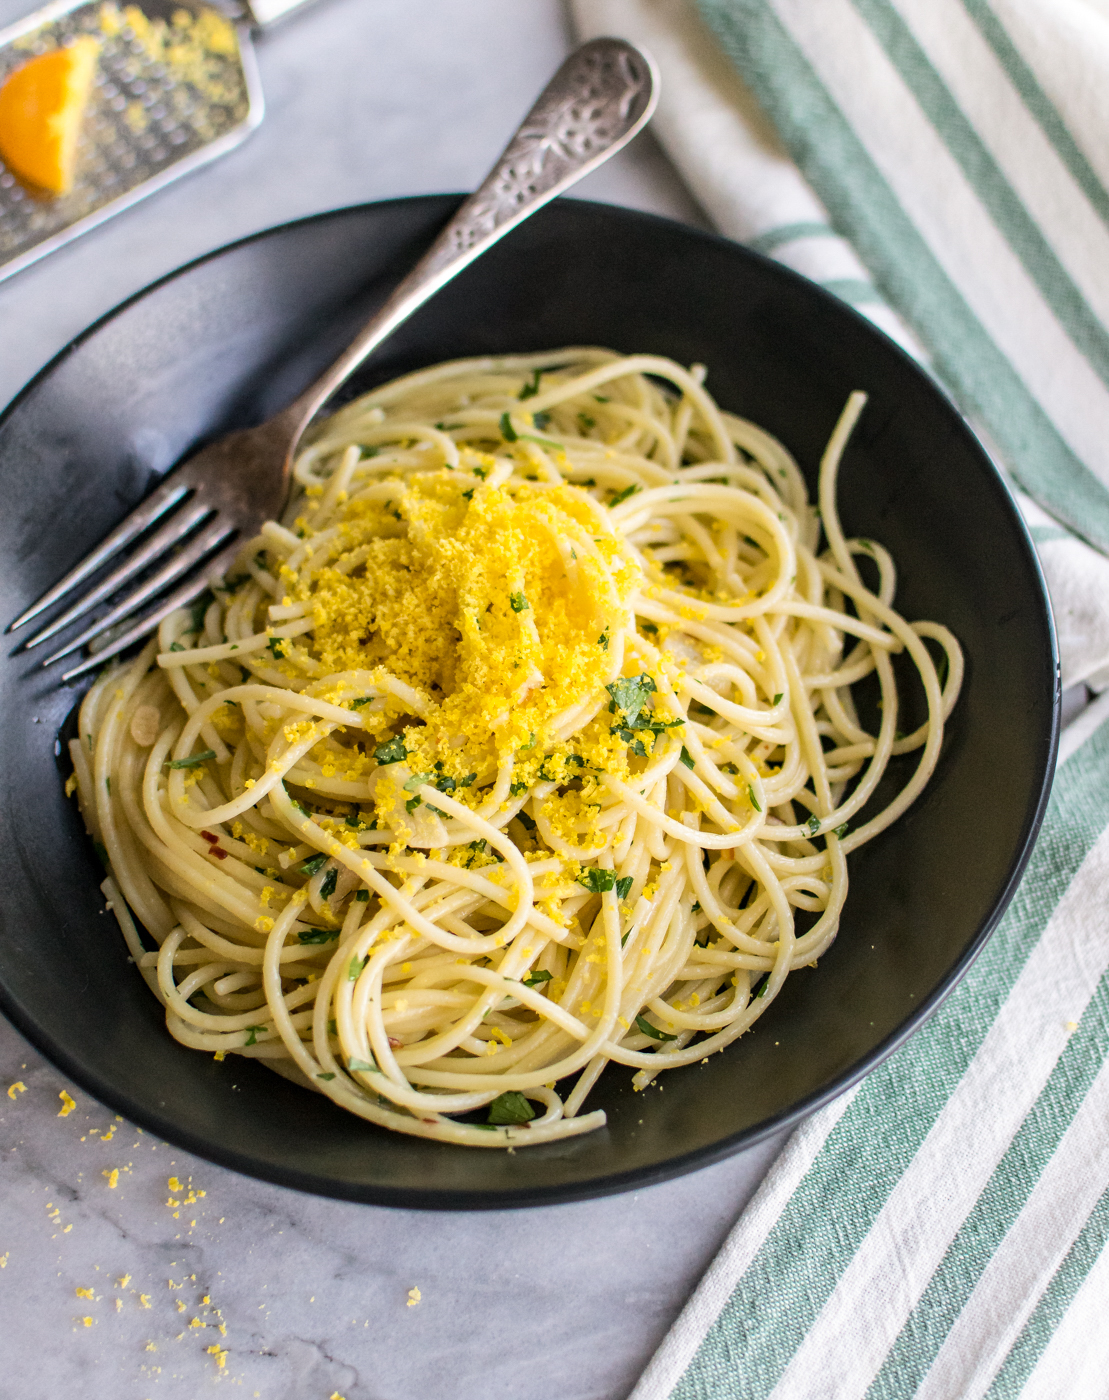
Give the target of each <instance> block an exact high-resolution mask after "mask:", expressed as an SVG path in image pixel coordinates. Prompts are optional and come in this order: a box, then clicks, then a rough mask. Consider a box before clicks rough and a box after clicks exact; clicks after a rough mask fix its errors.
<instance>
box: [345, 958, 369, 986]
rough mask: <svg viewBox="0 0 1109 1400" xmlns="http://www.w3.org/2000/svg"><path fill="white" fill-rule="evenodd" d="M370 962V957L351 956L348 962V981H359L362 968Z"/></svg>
mask: <svg viewBox="0 0 1109 1400" xmlns="http://www.w3.org/2000/svg"><path fill="white" fill-rule="evenodd" d="M368 962H369V958H368V957H365V958H351V960H350V962H349V963H348V964H347V981H348V982H357V981H358V979H359V977H361V976H362V969H363V968H364V967H365V966H366V964H367V963H368Z"/></svg>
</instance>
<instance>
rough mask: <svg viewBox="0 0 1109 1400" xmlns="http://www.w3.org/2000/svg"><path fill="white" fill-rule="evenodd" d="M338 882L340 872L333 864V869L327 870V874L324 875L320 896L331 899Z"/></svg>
mask: <svg viewBox="0 0 1109 1400" xmlns="http://www.w3.org/2000/svg"><path fill="white" fill-rule="evenodd" d="M338 882H339V872H338V871H337V870H336V869H335V867H334V866H332V867H331V869H330V870H329V871H328V872H327V874H326V875H325V876H324V877H323V882H322V884H321V885H320V898H321V899H330V898H331V896H332V895H333V894H334V893H335V886H336V885H337V884H338Z"/></svg>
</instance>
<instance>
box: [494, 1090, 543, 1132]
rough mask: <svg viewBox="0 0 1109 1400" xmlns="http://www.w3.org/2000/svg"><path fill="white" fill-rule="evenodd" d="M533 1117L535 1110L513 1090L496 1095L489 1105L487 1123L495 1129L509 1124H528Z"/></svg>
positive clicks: (521, 1095)
mask: <svg viewBox="0 0 1109 1400" xmlns="http://www.w3.org/2000/svg"><path fill="white" fill-rule="evenodd" d="M534 1117H535V1109H534V1108H532V1106H531V1104H530V1103H529V1102H528V1101H527V1099H526V1098H524V1096H523V1094H521V1093H519V1092H518V1091H517V1090H515V1089H509V1090H508V1092H507V1093H504V1094H498V1095H497V1097H496V1098H495V1099H494V1100H493V1102H492V1103H491V1104H490V1105H489V1122H490V1123H491V1124H493V1125H495V1126H497V1127H501V1126H504V1125H506V1124H509V1123H529V1122H530V1121H531V1120H532V1119H533V1118H534Z"/></svg>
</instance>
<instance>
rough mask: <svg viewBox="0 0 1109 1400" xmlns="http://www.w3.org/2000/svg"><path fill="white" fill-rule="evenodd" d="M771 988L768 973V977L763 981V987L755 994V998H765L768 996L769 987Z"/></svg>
mask: <svg viewBox="0 0 1109 1400" xmlns="http://www.w3.org/2000/svg"><path fill="white" fill-rule="evenodd" d="M769 986H770V973H769V972H768V973H767V974H766V976H765V977H764V978H763V979H762V985H761V986H760V987H759V989H758V991H757V992H756V993H755V996H757V997H764V996H765V995H766V989H767V987H769Z"/></svg>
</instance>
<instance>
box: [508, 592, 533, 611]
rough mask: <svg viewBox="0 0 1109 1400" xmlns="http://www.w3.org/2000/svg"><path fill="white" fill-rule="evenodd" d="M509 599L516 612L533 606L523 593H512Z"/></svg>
mask: <svg viewBox="0 0 1109 1400" xmlns="http://www.w3.org/2000/svg"><path fill="white" fill-rule="evenodd" d="M508 601H509V602H510V603H511V604H512V611H513V612H514V613H522V612H527V611H528V609H529V608H530V607H531V604H530V603H529V602H528V600H527V598H525V597H524V595H523V594H522V593H510V594H509V597H508Z"/></svg>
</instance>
